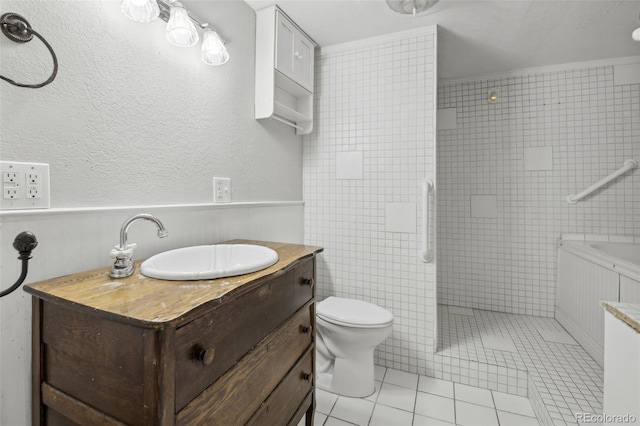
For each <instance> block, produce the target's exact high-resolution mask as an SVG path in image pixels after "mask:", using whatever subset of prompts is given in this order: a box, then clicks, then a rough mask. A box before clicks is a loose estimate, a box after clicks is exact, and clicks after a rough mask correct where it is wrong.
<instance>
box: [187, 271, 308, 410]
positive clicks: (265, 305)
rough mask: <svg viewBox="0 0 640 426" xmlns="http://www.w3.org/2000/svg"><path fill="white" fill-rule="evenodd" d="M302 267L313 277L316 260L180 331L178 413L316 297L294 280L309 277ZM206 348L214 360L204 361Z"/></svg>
mask: <svg viewBox="0 0 640 426" xmlns="http://www.w3.org/2000/svg"><path fill="white" fill-rule="evenodd" d="M308 265H311V266H308ZM300 268H302V270H303V271H307V272H306V273H308V275H307V276H308V277H309V278H313V261H306V262H305V263H303V264H302V265H300V266H298V267H297V268H296V269H294V270H290V271H289V272H287V273H285V274H283V275H281V276H279V277H276V278H274V279H273V280H271V281H270V282H269V283H268V284H267V283H265V285H263V286H261V287H259V288H257V289H255V290H254V291H252V292H250V293H247V294H246V295H244V296H241V297H240V298H238V299H237V300H236V301H232V302H229V303H226V304H225V305H222V306H220V307H219V308H217V309H215V310H214V311H213V312H211V313H210V314H207V315H204V316H203V317H201V318H198V319H196V320H194V321H192V322H190V323H189V324H187V325H185V326H184V327H182V328H180V329H178V330H177V331H176V351H177V353H176V411H179V410H180V409H182V408H183V407H184V406H185V405H186V404H187V403H188V402H189V401H191V400H192V399H193V398H194V397H195V396H196V395H198V394H199V393H200V392H202V391H203V390H204V389H205V388H206V387H207V386H209V385H210V384H211V383H213V382H214V381H215V380H216V379H217V378H218V377H220V376H221V375H222V374H224V372H225V371H227V370H228V369H229V368H230V367H231V366H233V365H234V364H235V363H236V362H237V361H238V359H240V357H241V356H242V355H244V354H245V353H247V351H249V350H250V349H251V348H252V347H253V346H255V344H256V343H257V342H259V341H260V340H262V339H263V338H264V337H265V336H267V334H269V333H270V332H271V331H272V330H273V329H274V328H276V327H277V326H279V325H280V324H282V323H283V322H284V321H285V320H286V319H287V318H289V317H290V316H291V315H292V314H293V313H294V312H296V311H297V310H298V309H299V308H300V307H301V306H302V305H304V304H305V303H306V302H307V301H309V300H310V299H311V298H312V297H313V291H312V289H311V288H310V286H308V285H304V284H303V283H302V282H301V281H300V280H301V278H298V280H296V277H299V276H300V274H302V275H304V274H305V272H298V269H300ZM205 350H206V351H210V352H209V353H208V354H207V356H208V357H211V358H212V360H211V361H210V362H209V361H207V362H204V361H203V360H202V359H200V358H201V357H202V356H204V353H203V351H205ZM205 364H208V365H205Z"/></svg>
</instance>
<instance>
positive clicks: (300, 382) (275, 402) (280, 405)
mask: <svg viewBox="0 0 640 426" xmlns="http://www.w3.org/2000/svg"><path fill="white" fill-rule="evenodd" d="M313 350H314V347H313V346H312V347H310V348H309V349H308V350H307V352H306V353H305V355H304V356H303V357H302V358H301V359H300V360H299V361H298V362H297V363H296V365H294V366H293V368H292V369H291V370H290V371H289V373H288V374H287V375H286V376H285V378H284V379H282V382H281V383H280V384H279V385H278V387H277V388H276V389H275V390H274V391H273V392H272V393H271V395H269V398H267V400H266V401H265V402H264V404H262V405H261V406H260V408H258V411H256V412H255V414H254V415H253V417H251V419H250V420H249V422H248V423H247V425H257V426H259V425H286V424H289V422H290V420H291V418H292V417H293V416H294V415H295V413H296V412H297V411H298V408H299V407H300V404H302V402H303V401H304V400H305V399H306V397H307V394H308V393H309V391H311V385H312V381H313V364H312V363H313V355H312V353H313Z"/></svg>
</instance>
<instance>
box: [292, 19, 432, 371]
mask: <svg viewBox="0 0 640 426" xmlns="http://www.w3.org/2000/svg"><path fill="white" fill-rule="evenodd" d="M435 44H436V36H435V33H434V29H432V28H429V29H425V30H420V32H417V31H414V32H413V33H411V34H407V35H406V36H405V35H402V36H400V37H398V35H397V34H396V35H391V36H389V39H388V40H387V39H377V40H376V41H375V42H371V43H368V42H367V41H364V42H359V43H358V46H353V45H351V46H344V48H332V49H331V50H330V51H329V52H327V53H321V54H320V56H319V57H318V58H317V61H316V89H315V102H316V106H315V111H316V116H315V126H314V127H315V129H314V132H313V133H312V134H311V135H309V136H305V138H304V154H303V155H304V199H305V243H307V244H313V245H320V246H322V247H324V248H325V251H324V253H322V254H321V255H320V257H319V262H318V281H319V282H318V296H319V297H318V298H319V299H322V298H324V297H327V296H329V295H335V296H340V297H350V298H356V299H361V300H365V301H369V302H372V303H375V304H378V305H380V306H382V307H384V308H387V309H389V310H390V311H391V312H392V313H393V314H394V317H395V320H394V328H393V333H392V335H391V337H390V338H389V339H387V341H386V342H385V343H383V344H382V345H380V346H379V349H378V351H377V352H376V362H377V363H378V364H381V365H384V366H387V367H392V368H395V369H398V370H403V371H409V372H413V373H421V374H425V373H426V372H427V369H428V365H427V364H429V367H430V366H431V364H430V362H431V359H432V356H433V349H434V346H433V342H432V340H433V336H434V330H433V329H434V321H435V320H434V316H435V300H434V298H435V296H434V294H435V293H434V279H435V278H434V273H435V271H434V266H433V264H425V263H423V262H422V261H421V260H419V259H418V253H419V250H420V244H421V242H420V232H421V229H422V226H421V224H420V219H421V212H420V211H418V212H417V213H414V215H415V217H412V218H411V220H412V221H413V222H414V223H412V224H410V225H411V226H410V229H408V231H411V232H388V230H387V229H385V214H386V209H385V206H386V205H387V204H388V203H409V204H413V205H414V212H415V210H416V209H415V206H418V205H420V202H421V198H420V197H421V181H422V180H423V179H425V178H432V177H434V173H435V170H434V159H435V152H434V151H435V147H434V114H435V99H434V97H435V78H436V76H435V56H436V55H435ZM354 151H358V152H362V157H363V179H361V180H340V179H338V176H336V174H335V170H336V165H335V163H334V161H335V159H336V153H340V152H354ZM403 230H404V231H407V229H403ZM429 371H430V372H431V369H430V368H429Z"/></svg>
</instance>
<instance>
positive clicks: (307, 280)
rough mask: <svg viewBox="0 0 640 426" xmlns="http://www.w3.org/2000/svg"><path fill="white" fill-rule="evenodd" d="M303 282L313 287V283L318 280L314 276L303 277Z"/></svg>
mask: <svg viewBox="0 0 640 426" xmlns="http://www.w3.org/2000/svg"><path fill="white" fill-rule="evenodd" d="M301 282H302V285H308V286H309V287H313V285H314V284H315V283H316V280H315V279H314V278H313V277H311V278H303V279H302V280H301Z"/></svg>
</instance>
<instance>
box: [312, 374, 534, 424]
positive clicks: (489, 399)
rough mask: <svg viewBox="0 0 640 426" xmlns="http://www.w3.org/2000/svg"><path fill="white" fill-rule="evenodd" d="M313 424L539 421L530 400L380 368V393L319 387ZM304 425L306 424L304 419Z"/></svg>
mask: <svg viewBox="0 0 640 426" xmlns="http://www.w3.org/2000/svg"><path fill="white" fill-rule="evenodd" d="M316 404H317V405H316V415H315V421H314V425H325V426H339V425H361V426H431V425H463V426H475V425H478V426H492V425H496V426H499V425H502V426H504V425H509V426H511V425H514V426H515V425H523V426H527V425H536V426H537V425H538V424H539V423H538V421H537V420H536V418H535V415H534V412H533V409H532V407H531V404H530V403H529V400H528V399H527V398H524V397H521V396H514V395H508V394H505V393H501V392H496V391H490V390H487V389H481V388H475V387H471V386H467V385H462V384H459V383H455V384H454V383H453V382H449V381H445V380H440V379H435V378H432V377H426V376H418V375H417V374H411V373H405V372H403V371H398V370H393V369H390V368H385V367H380V366H376V392H375V393H374V394H373V395H371V396H370V397H368V398H347V397H344V396H338V395H334V394H332V393H329V392H325V391H323V390H320V389H318V391H317V396H316ZM301 424H303V423H302V422H301Z"/></svg>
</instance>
